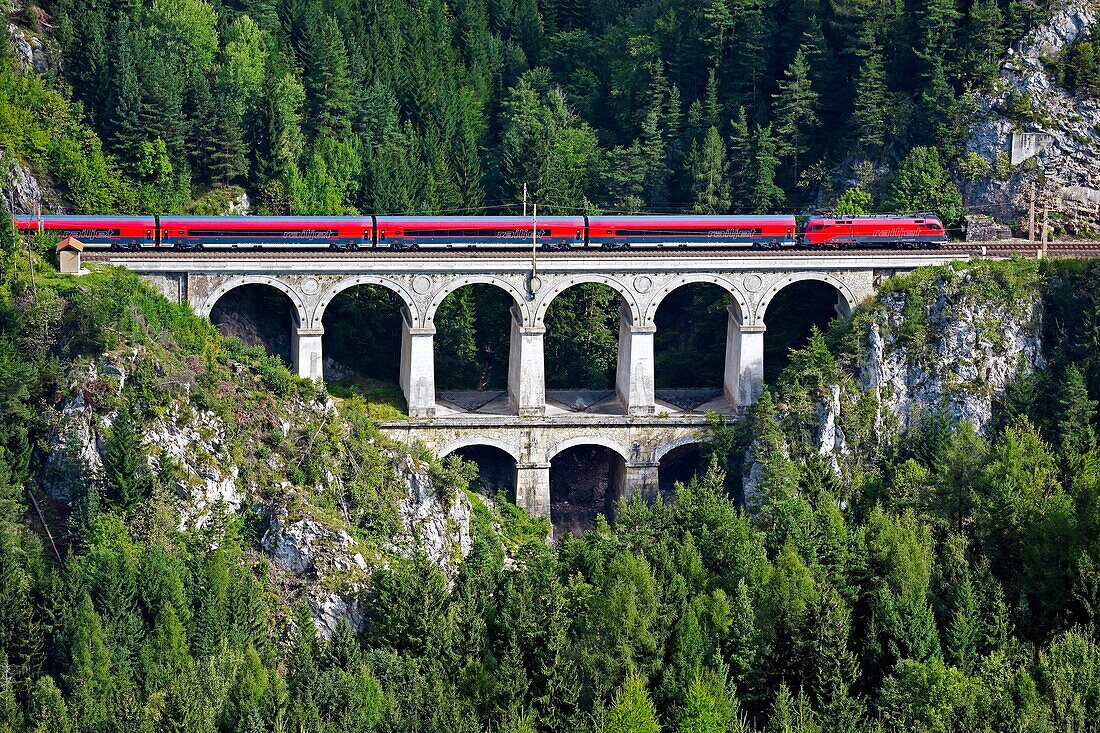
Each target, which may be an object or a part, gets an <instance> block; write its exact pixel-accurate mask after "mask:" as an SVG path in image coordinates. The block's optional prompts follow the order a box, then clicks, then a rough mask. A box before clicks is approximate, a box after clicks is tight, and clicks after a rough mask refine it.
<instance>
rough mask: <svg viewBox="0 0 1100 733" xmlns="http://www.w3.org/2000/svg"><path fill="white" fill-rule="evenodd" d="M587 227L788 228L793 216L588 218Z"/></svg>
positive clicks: (792, 221)
mask: <svg viewBox="0 0 1100 733" xmlns="http://www.w3.org/2000/svg"><path fill="white" fill-rule="evenodd" d="M588 224H589V226H593V227H630V228H639V229H644V228H647V227H654V228H657V227H659V228H664V229H668V228H681V227H683V228H690V227H700V226H705V227H719V228H721V227H747V226H789V227H792V228H793V227H794V225H795V219H794V217H793V216H771V215H759V216H699V215H686V216H680V215H677V216H590V217H588Z"/></svg>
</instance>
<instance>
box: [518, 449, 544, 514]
mask: <svg viewBox="0 0 1100 733" xmlns="http://www.w3.org/2000/svg"><path fill="white" fill-rule="evenodd" d="M516 506H518V507H519V508H520V509H524V510H526V511H527V513H528V514H531V515H532V516H536V517H546V518H547V519H550V464H549V463H533V462H520V463H517V464H516Z"/></svg>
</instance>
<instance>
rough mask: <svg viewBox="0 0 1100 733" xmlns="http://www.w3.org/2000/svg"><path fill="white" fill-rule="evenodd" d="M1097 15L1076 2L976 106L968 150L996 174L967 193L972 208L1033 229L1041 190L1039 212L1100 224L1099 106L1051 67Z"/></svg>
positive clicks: (1086, 226) (1018, 53)
mask: <svg viewBox="0 0 1100 733" xmlns="http://www.w3.org/2000/svg"><path fill="white" fill-rule="evenodd" d="M1097 17H1098V14H1097V9H1096V7H1095V6H1094V4H1093V3H1091V2H1089V0H1071V1H1070V2H1067V3H1066V4H1065V5H1064V6H1063V7H1062V8H1060V9H1059V10H1058V11H1057V12H1056V13H1055V14H1054V15H1053V17H1052V18H1051V19H1050V20H1049V21H1048V22H1047V23H1046V24H1044V25H1043V26H1040V27H1039V28H1036V29H1035V30H1034V31H1033V32H1032V33H1030V34H1029V35H1028V36H1027V37H1026V38H1024V39H1023V40H1022V41H1020V42H1019V43H1017V44H1015V45H1014V46H1013V47H1012V48H1010V49H1009V50H1008V53H1007V55H1006V57H1005V59H1004V61H1003V63H1002V65H1001V72H1000V78H999V80H998V82H997V83H996V84H995V85H994V89H993V91H992V92H991V93H989V94H986V95H983V96H982V97H980V98H979V99H978V100H977V118H976V121H975V123H974V124H973V125H972V127H971V130H970V134H969V138H968V140H967V144H966V147H967V150H968V151H970V152H974V153H977V154H978V155H980V156H981V157H982V158H984V159H985V160H986V161H987V162H988V163H989V165H990V172H989V173H988V174H987V175H984V176H982V177H980V178H979V179H978V180H976V181H974V182H973V183H971V184H969V185H967V186H965V187H964V193H965V194H966V199H967V200H966V203H967V204H968V205H969V206H972V207H975V208H976V209H977V210H979V211H983V212H985V213H990V214H993V215H995V216H996V218H997V219H998V220H1000V221H1017V222H1021V221H1022V222H1025V224H1026V217H1027V212H1028V207H1029V204H1030V200H1031V192H1032V190H1033V189H1035V190H1036V191H1037V198H1038V201H1039V206H1042V204H1043V203H1044V202H1046V203H1048V204H1050V205H1051V207H1052V208H1053V209H1055V210H1056V211H1062V212H1066V214H1067V216H1066V219H1067V220H1068V221H1067V222H1066V226H1068V227H1073V226H1074V220H1077V221H1078V223H1077V225H1076V226H1077V227H1078V228H1080V229H1081V230H1082V231H1083V232H1088V231H1091V230H1095V229H1096V228H1097V225H1098V224H1100V102H1096V101H1093V100H1090V99H1083V98H1081V97H1078V96H1075V95H1073V94H1071V93H1070V92H1068V91H1067V90H1066V89H1063V88H1062V87H1060V86H1059V85H1058V84H1057V82H1056V80H1055V79H1054V75H1053V73H1052V71H1051V69H1050V63H1051V62H1052V61H1053V60H1054V59H1055V58H1057V57H1058V56H1059V55H1060V54H1061V53H1062V52H1063V51H1065V49H1067V48H1069V47H1070V46H1072V44H1073V43H1074V42H1075V41H1077V40H1078V39H1080V38H1084V37H1086V36H1087V35H1088V34H1089V33H1090V32H1091V31H1092V29H1093V28H1094V27H1095V25H1096V22H1097ZM1014 135H1015V136H1016V142H1015V145H1016V150H1015V153H1014V151H1013V144H1014V143H1013V137H1014ZM1025 156H1027V157H1025ZM1014 157H1015V158H1017V159H1018V162H1015V164H1014V161H1013V158H1014Z"/></svg>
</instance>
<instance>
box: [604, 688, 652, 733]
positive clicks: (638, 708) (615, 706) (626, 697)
mask: <svg viewBox="0 0 1100 733" xmlns="http://www.w3.org/2000/svg"><path fill="white" fill-rule="evenodd" d="M600 730H601V733H659V731H660V730H661V727H660V725H659V724H658V722H657V708H656V707H655V706H654V705H653V701H652V700H651V699H650V697H649V692H648V691H647V690H646V687H645V680H644V679H642V677H641V676H640V675H637V674H632V675H630V676H629V677H627V678H626V680H625V681H624V682H623V684H622V687H620V688H619V690H618V692H616V693H615V698H614V699H613V700H612V701H611V709H610V710H608V711H607V714H606V716H605V717H604V721H603V726H602V728H601V729H600Z"/></svg>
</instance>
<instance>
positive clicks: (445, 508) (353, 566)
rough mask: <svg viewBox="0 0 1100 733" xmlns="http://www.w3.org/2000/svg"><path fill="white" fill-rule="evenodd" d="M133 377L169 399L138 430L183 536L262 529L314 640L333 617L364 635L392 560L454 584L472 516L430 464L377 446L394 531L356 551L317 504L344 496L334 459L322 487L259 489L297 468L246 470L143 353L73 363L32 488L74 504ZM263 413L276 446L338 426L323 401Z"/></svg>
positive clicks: (175, 377) (208, 415)
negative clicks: (222, 526) (248, 524)
mask: <svg viewBox="0 0 1100 733" xmlns="http://www.w3.org/2000/svg"><path fill="white" fill-rule="evenodd" d="M242 369H243V367H242ZM137 370H142V371H143V372H144V373H146V374H147V373H149V371H150V370H151V371H152V373H155V374H157V375H158V380H159V381H158V385H159V386H160V387H162V388H167V389H169V390H170V391H171V393H172V395H173V396H172V397H170V398H169V400H168V402H167V404H166V405H165V406H163V407H162V408H160V409H158V410H157V411H156V415H155V416H153V417H152V418H149V417H146V418H145V419H144V420H143V421H142V424H141V426H140V428H141V441H142V445H143V447H144V449H145V455H146V456H147V460H148V462H149V467H150V469H151V471H153V473H154V474H155V475H156V476H158V477H159V478H160V479H161V480H162V481H163V480H167V481H168V487H169V488H170V489H171V490H173V491H174V494H175V497H176V501H175V505H174V506H175V510H176V511H177V512H178V517H179V522H180V528H181V529H182V530H198V531H203V530H206V529H207V528H215V529H216V527H217V526H218V525H217V524H216V523H213V522H212V520H214V519H216V518H218V517H220V516H221V515H222V514H225V515H227V516H233V515H236V514H240V513H248V514H249V515H250V516H251V517H252V519H253V520H259V521H261V522H263V523H264V524H265V525H266V529H265V531H264V533H263V536H262V539H261V542H260V549H262V551H263V552H264V554H266V555H267V556H268V557H269V558H270V560H271V562H272V565H273V566H274V567H275V568H276V570H277V581H278V582H279V583H280V585H281V586H282V587H283V588H284V590H285V591H286V592H287V593H290V594H297V595H300V597H302V598H303V599H304V600H305V601H306V602H307V604H308V605H309V607H310V609H311V611H312V613H313V616H314V620H315V622H316V623H317V627H318V632H319V633H320V634H321V635H322V636H325V637H327V636H329V635H331V633H332V632H333V631H334V630H335V628H336V625H337V623H339V621H340V620H341V619H346V620H348V621H349V622H350V623H351V625H352V626H353V627H354V628H361V627H362V625H363V622H364V606H363V604H362V601H361V599H362V596H363V593H364V592H365V591H366V590H367V589H368V588H369V584H370V577H371V573H372V572H373V571H374V570H375V569H376V568H378V567H381V566H384V565H386V564H387V563H389V562H392V561H393V559H394V558H396V557H399V556H409V555H411V554H413V553H417V552H422V553H424V554H425V555H426V556H427V557H428V558H429V559H430V560H431V562H433V563H435V564H436V565H438V566H439V568H440V569H441V570H442V571H443V572H444V573H445V574H446V575H447V577H448V578H449V579H451V580H453V579H454V577H455V575H456V573H457V570H458V567H459V565H460V564H461V562H462V560H463V559H464V558H465V557H466V556H467V555H468V554H469V552H470V549H471V547H472V544H473V538H472V534H471V532H472V524H473V522H472V512H473V507H472V506H471V503H470V499H469V498H468V497H467V496H466V495H465V494H464V493H462V492H458V493H457V494H455V495H453V496H448V495H446V494H445V492H444V491H442V490H441V487H440V486H439V485H437V484H438V482H437V481H436V480H435V479H434V477H433V475H432V472H431V469H430V467H429V466H428V464H426V463H424V462H423V461H420V460H417V459H416V458H414V457H413V456H412V455H410V454H409V453H408V452H407V451H404V450H401V449H399V448H397V447H381V446H379V450H380V454H381V458H382V461H383V463H384V465H385V466H386V468H387V471H388V474H387V476H388V478H387V480H388V481H394V482H396V483H393V484H391V486H392V488H393V489H394V491H393V492H392V496H394V497H396V503H395V510H396V518H397V520H398V522H397V525H395V532H394V535H393V536H391V537H386V538H384V540H379V539H377V538H375V539H373V540H371V542H373V544H364V542H363V540H361V539H360V536H361V533H360V532H359V530H357V528H356V527H354V526H353V525H352V522H351V521H350V520H349V518H348V512H347V510H346V508H342V507H341V508H340V509H338V510H335V511H334V510H332V509H329V508H326V507H327V506H328V505H327V504H326V503H325V502H317V501H315V500H314V497H316V496H321V495H324V494H325V493H326V492H328V491H330V490H331V489H334V488H335V489H336V491H335V492H333V493H334V494H335V495H336V496H342V495H343V492H342V489H341V488H340V486H339V484H340V478H339V476H340V475H342V472H343V468H342V467H341V465H340V464H339V461H340V460H341V459H339V458H334V459H332V460H333V463H332V465H330V466H329V467H328V468H326V469H325V470H324V472H323V475H322V477H321V478H320V480H319V482H318V485H305V486H302V485H294V484H292V483H291V482H290V481H287V480H283V481H281V482H274V485H257V484H259V483H263V482H264V481H265V480H266V479H265V478H264V477H272V476H275V477H279V476H289V475H291V474H293V466H290V465H287V464H286V459H285V457H282V456H279V455H277V454H276V453H274V452H270V453H266V457H265V458H264V459H263V461H262V462H263V465H262V466H260V465H254V464H251V463H243V462H242V461H243V460H246V459H244V458H242V457H241V456H240V453H239V451H237V452H235V451H234V450H233V449H232V448H231V447H230V441H229V439H228V438H227V434H228V428H227V426H226V424H225V422H224V420H223V419H222V418H221V417H219V416H218V415H217V414H215V413H214V412H210V411H208V410H205V409H201V408H199V407H197V406H196V404H195V403H194V401H192V400H191V395H192V394H193V393H194V384H195V375H194V373H193V372H189V371H187V370H185V369H181V368H176V369H174V370H173V369H169V368H165V367H162V365H160V364H158V363H156V361H155V360H154V359H153V357H151V356H150V355H149V354H148V353H147V352H146V351H145V350H143V349H140V348H135V349H132V350H129V351H126V350H122V351H119V352H116V353H110V354H105V355H104V356H102V357H100V358H98V359H95V360H93V361H86V362H81V363H78V364H76V365H74V366H73V368H72V371H71V372H70V375H69V378H68V386H67V389H66V390H65V391H64V393H63V396H62V397H61V398H60V399H58V400H57V402H56V404H55V405H54V406H53V407H51V408H48V413H47V420H48V424H49V425H50V426H51V429H50V434H49V436H48V440H47V443H46V448H45V455H44V456H43V460H42V468H41V470H40V475H39V479H40V485H41V486H43V488H44V489H45V490H46V491H47V493H48V494H49V495H50V497H51V498H52V499H53V500H54V501H56V502H59V503H69V502H71V501H73V500H74V499H75V498H76V497H78V496H80V492H81V491H82V489H83V487H84V486H85V485H87V482H89V481H93V480H95V479H96V477H97V476H99V475H101V473H102V468H103V464H104V459H105V455H106V442H107V438H108V436H109V434H110V429H111V425H112V423H113V420H114V418H115V416H116V414H117V413H115V412H113V411H112V409H111V408H109V407H107V406H108V405H112V404H117V402H116V400H117V397H118V395H120V394H121V393H122V388H123V386H124V385H125V384H126V383H127V381H128V379H131V378H135V377H133V375H134V374H135V373H136V372H137ZM266 409H267V410H270V411H273V412H270V413H266V414H267V416H268V417H270V418H271V419H272V421H273V422H274V424H275V425H276V428H275V429H276V430H279V431H281V432H282V435H283V437H284V438H286V437H288V436H290V434H291V427H292V425H294V424H302V423H305V422H308V421H315V422H316V423H317V424H319V425H323V424H324V422H325V421H329V420H339V415H338V413H337V410H336V406H335V405H334V404H333V402H332V401H331V400H325V401H317V402H312V403H308V404H307V403H306V402H303V401H302V400H301V399H300V398H298V397H292V398H289V399H288V400H286V401H285V402H282V403H279V402H275V401H272V402H270V403H268V405H267V407H266ZM317 429H318V430H319V429H320V428H317ZM247 460H252V459H247ZM211 536H212V537H213V538H214V539H213V540H212V541H215V542H216V537H214V535H211Z"/></svg>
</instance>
